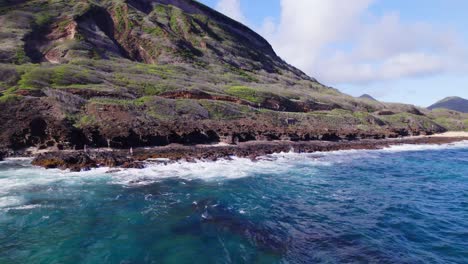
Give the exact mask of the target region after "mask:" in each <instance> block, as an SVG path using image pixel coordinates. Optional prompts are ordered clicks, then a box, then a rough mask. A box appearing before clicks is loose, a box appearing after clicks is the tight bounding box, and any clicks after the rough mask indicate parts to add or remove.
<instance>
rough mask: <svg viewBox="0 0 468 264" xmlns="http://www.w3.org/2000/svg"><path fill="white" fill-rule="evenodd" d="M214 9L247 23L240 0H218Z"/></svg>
mask: <svg viewBox="0 0 468 264" xmlns="http://www.w3.org/2000/svg"><path fill="white" fill-rule="evenodd" d="M216 10H218V11H219V12H221V13H223V14H225V15H226V16H228V17H230V18H232V19H234V20H237V21H239V22H242V23H247V19H246V18H245V16H244V14H243V13H242V10H241V3H240V0H220V1H219V2H218V4H217V5H216Z"/></svg>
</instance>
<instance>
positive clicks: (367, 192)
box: [0, 143, 468, 263]
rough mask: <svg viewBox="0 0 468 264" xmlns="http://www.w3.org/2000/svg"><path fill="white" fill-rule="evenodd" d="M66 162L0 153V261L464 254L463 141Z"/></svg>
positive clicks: (467, 150) (467, 222)
mask: <svg viewBox="0 0 468 264" xmlns="http://www.w3.org/2000/svg"><path fill="white" fill-rule="evenodd" d="M106 171H107V169H98V170H94V171H90V172H84V173H70V172H60V171H56V170H43V169H38V168H34V167H31V166H30V165H29V161H28V160H8V161H6V162H1V163H0V263H468V144H467V143H461V144H457V145H449V146H443V147H440V146H400V147H394V148H391V149H387V150H381V151H343V152H333V153H327V154H309V155H305V154H302V155H299V154H292V153H285V154H278V155H274V156H270V157H267V158H265V159H263V160H261V161H258V162H251V161H249V160H247V159H234V160H232V161H218V162H208V163H180V164H172V165H167V166H162V165H159V166H156V165H154V166H150V167H148V168H147V169H144V170H124V171H120V172H113V173H106Z"/></svg>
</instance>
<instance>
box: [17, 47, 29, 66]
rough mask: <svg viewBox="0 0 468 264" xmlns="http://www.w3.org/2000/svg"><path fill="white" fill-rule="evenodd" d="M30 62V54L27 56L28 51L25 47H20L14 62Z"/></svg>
mask: <svg viewBox="0 0 468 264" xmlns="http://www.w3.org/2000/svg"><path fill="white" fill-rule="evenodd" d="M28 62H29V58H28V56H26V52H25V51H24V47H20V48H18V49H17V50H16V53H15V59H14V63H15V64H24V63H28Z"/></svg>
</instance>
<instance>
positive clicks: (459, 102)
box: [428, 96, 468, 113]
mask: <svg viewBox="0 0 468 264" xmlns="http://www.w3.org/2000/svg"><path fill="white" fill-rule="evenodd" d="M436 108H445V109H450V110H454V111H458V112H462V113H468V100H466V99H464V98H461V97H457V96H452V97H447V98H445V99H442V100H440V101H438V102H437V103H435V104H433V105H431V106H429V107H428V109H430V110H433V109H436Z"/></svg>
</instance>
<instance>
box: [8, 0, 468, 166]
mask: <svg viewBox="0 0 468 264" xmlns="http://www.w3.org/2000/svg"><path fill="white" fill-rule="evenodd" d="M0 24H1V25H2V26H1V27H0V41H1V45H0V120H1V121H2V122H0V150H4V151H3V152H4V154H2V152H1V151H0V157H1V156H11V155H12V153H13V154H14V153H17V154H18V153H25V151H24V150H25V149H28V148H34V149H37V150H39V151H41V150H49V151H50V150H53V151H55V152H50V153H48V154H42V155H41V156H40V157H39V158H38V159H37V160H38V161H39V160H44V158H43V157H45V156H49V157H54V155H55V156H57V157H60V156H63V159H68V160H70V161H69V162H63V164H61V162H60V161H59V160H60V159H58V160H57V161H54V162H52V161H51V162H50V164H49V165H46V166H45V167H65V168H69V167H70V166H69V165H66V164H72V163H78V164H81V163H83V164H87V163H90V164H91V165H89V166H88V165H86V166H78V167H79V168H85V167H93V166H94V165H93V162H94V163H95V164H96V165H95V166H97V165H99V164H107V165H111V166H112V164H114V163H116V164H118V166H122V165H125V163H128V164H129V165H128V166H137V165H131V164H134V163H135V162H134V161H135V160H136V161H140V160H142V158H139V157H140V156H139V155H140V154H139V153H145V151H144V148H145V147H149V148H151V149H154V150H155V152H154V153H160V151H162V152H164V151H166V152H167V153H173V155H175V156H183V158H190V157H189V156H190V155H193V157H192V158H193V159H195V158H200V156H201V157H202V158H203V155H204V154H202V152H200V151H201V150H203V151H204V152H203V153H207V152H209V151H210V150H211V149H212V152H213V153H214V152H216V153H218V154H219V155H220V156H229V155H232V154H235V155H239V156H250V155H254V156H255V155H257V152H256V151H254V149H255V148H256V147H258V148H260V149H263V150H258V155H261V154H262V152H277V151H285V150H289V149H290V148H291V147H293V148H294V149H301V147H303V148H305V149H309V150H312V149H315V148H317V149H316V150H320V149H319V148H320V146H324V148H325V147H326V146H331V147H332V146H333V148H337V147H336V146H338V145H340V146H343V147H344V148H346V146H347V145H348V144H351V145H352V144H355V146H357V145H359V144H364V145H371V144H376V146H379V145H385V144H387V142H388V141H389V140H390V139H392V138H399V137H407V136H417V135H432V134H436V133H442V132H445V131H452V130H459V131H463V130H467V129H468V116H467V115H466V114H463V113H459V112H456V111H449V110H437V111H430V110H428V109H424V108H421V107H416V106H413V105H406V104H397V103H385V102H379V101H374V100H369V99H362V98H354V97H352V96H349V95H346V94H343V93H341V92H339V91H338V90H337V89H334V88H332V87H328V86H326V85H324V84H321V83H320V82H318V81H317V80H316V79H314V78H312V77H309V76H307V75H306V74H305V73H303V72H302V71H300V70H299V69H297V68H295V67H293V66H291V65H289V64H288V63H287V62H285V61H284V60H283V59H281V58H280V57H279V56H277V54H276V53H275V52H274V50H273V48H272V47H271V45H270V44H269V43H268V42H267V41H266V40H265V39H264V38H262V37H261V36H260V35H258V34H257V33H255V32H254V31H252V30H251V29H249V28H248V27H246V26H245V25H243V24H241V23H239V22H237V21H234V20H232V19H230V18H228V17H226V16H224V15H223V14H220V13H218V12H216V11H215V10H212V9H210V8H208V7H206V6H204V5H203V4H201V3H199V2H197V1H192V0H122V1H110V0H100V1H87V0H72V1H62V0H57V1H46V0H25V1H2V2H0ZM292 45H293V43H292ZM376 139H385V140H383V141H376ZM357 140H361V141H357ZM216 144H228V146H223V147H203V148H202V147H194V145H216ZM173 146H177V147H173ZM254 146H256V147H254ZM130 148H133V149H134V150H135V152H134V155H135V156H133V157H132V158H129V160H128V161H125V160H124V159H123V158H122V157H127V154H126V153H127V152H128V149H130ZM85 149H88V151H85ZM91 149H114V151H112V152H110V151H108V152H105V151H104V152H102V151H95V150H91ZM166 149H173V150H174V151H169V150H166ZM249 149H251V150H249ZM267 149H268V151H267ZM156 150H157V151H156ZM182 150H183V151H185V152H187V153H190V155H185V156H184V155H182V153H181V152H182ZM215 150H216V151H215ZM51 153H56V154H51ZM58 153H60V154H58ZM106 153H112V155H110V154H109V156H115V157H119V158H118V160H119V161H118V162H117V161H116V162H113V161H112V158H109V159H107V158H105V157H104V158H99V155H101V156H105V155H106ZM119 153H121V154H119ZM177 153H179V154H177ZM218 154H212V155H208V154H206V155H208V156H212V157H213V158H215V157H216V156H217V155H218ZM73 155H76V157H75V159H76V160H73V159H74V158H73V157H72V156H73ZM168 155H169V154H168ZM171 155H172V154H171ZM141 156H142V157H144V155H143V154H141ZM153 156H157V155H156V154H152V155H149V157H150V158H151V157H153ZM135 157H137V158H135ZM52 160H54V159H52ZM54 164H55V165H54ZM116 166H117V165H116Z"/></svg>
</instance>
